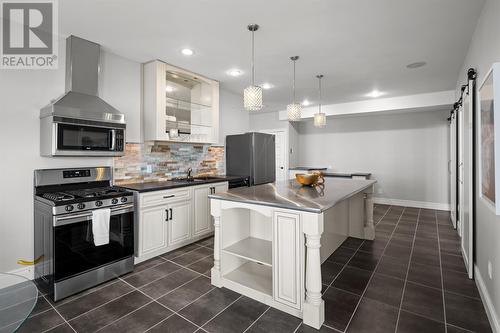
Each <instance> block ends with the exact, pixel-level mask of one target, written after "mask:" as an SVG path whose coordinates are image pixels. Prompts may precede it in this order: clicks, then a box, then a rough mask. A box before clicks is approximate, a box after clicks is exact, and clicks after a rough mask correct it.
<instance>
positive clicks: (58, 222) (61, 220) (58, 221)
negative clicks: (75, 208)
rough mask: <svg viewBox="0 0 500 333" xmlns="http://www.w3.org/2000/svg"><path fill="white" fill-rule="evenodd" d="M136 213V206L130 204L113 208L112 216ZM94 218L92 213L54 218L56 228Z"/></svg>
mask: <svg viewBox="0 0 500 333" xmlns="http://www.w3.org/2000/svg"><path fill="white" fill-rule="evenodd" d="M133 211H134V204H128V205H124V206H120V207H116V208H111V215H118V214H123V213H129V212H133ZM91 217H92V212H88V213H84V214H72V215H64V216H60V217H59V216H56V217H54V223H53V225H54V227H59V226H62V225H67V224H73V223H78V222H83V221H86V220H89V218H91Z"/></svg>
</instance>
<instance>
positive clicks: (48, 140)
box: [40, 117, 126, 156]
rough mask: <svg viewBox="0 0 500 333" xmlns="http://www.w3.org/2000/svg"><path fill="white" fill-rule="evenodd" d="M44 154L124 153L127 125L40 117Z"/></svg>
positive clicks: (89, 154)
mask: <svg viewBox="0 0 500 333" xmlns="http://www.w3.org/2000/svg"><path fill="white" fill-rule="evenodd" d="M40 122H41V126H40V154H41V155H42V156H122V155H124V154H125V129H126V125H125V124H119V123H111V122H109V123H108V122H99V121H91V120H82V119H74V118H64V117H44V118H41V119H40Z"/></svg>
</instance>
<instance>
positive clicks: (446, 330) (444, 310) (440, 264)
mask: <svg viewBox="0 0 500 333" xmlns="http://www.w3.org/2000/svg"><path fill="white" fill-rule="evenodd" d="M434 218H435V221H436V233H437V243H438V250H439V252H438V253H439V271H440V272H441V289H442V294H441V295H442V297H443V318H444V332H445V333H448V326H447V325H446V324H447V321H446V302H445V297H444V275H443V262H442V260H441V241H440V240H439V224H438V223H437V222H438V220H437V212H436V211H434Z"/></svg>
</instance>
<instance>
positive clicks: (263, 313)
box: [243, 306, 271, 333]
mask: <svg viewBox="0 0 500 333" xmlns="http://www.w3.org/2000/svg"><path fill="white" fill-rule="evenodd" d="M270 308H271V307H270V306H268V307H267V309H266V311H264V312H262V314H261V315H260V316H259V317H258V318H257V319H255V320H254V321H253V322H252V323H251V324H250V326H248V327H247V328H246V329H245V330H244V331H243V333H245V332H246V331H248V330H249V329H250V327H252V326H253V324H255V323H256V322H257V321H258V320H259V319H260V318H261V317H262V316H263V315H265V314H266V312H267V311H269V309H270Z"/></svg>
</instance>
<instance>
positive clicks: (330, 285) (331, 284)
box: [321, 206, 392, 296]
mask: <svg viewBox="0 0 500 333" xmlns="http://www.w3.org/2000/svg"><path fill="white" fill-rule="evenodd" d="M391 207H392V206H389V208H387V210H386V212H385V214H384V215H383V216H382V217H381V218H380V220H379V221H381V220H382V219H383V218H384V217H385V216H386V215H387V213H388V212H389V210H390V209H391ZM387 243H389V242H387ZM363 244H364V241H363V242H361V244H360V245H359V246H358V248H357V249H355V250H354V253H353V254H352V255H351V256H350V257H349V259H348V260H347V261H346V262H345V264H344V266H342V269H341V270H340V271H339V272H338V273H337V274H336V275H335V277H334V278H333V280H332V282H330V284H328V287H326V289H325V291H324V292H323V293H322V294H321V295H322V296H323V295H324V294H326V292H327V291H328V289H330V287H332V286H333V283H334V282H335V280H337V278H338V277H339V276H340V274H341V273H342V272H343V271H344V269H345V268H346V267H347V265H348V264H349V262H350V261H351V259H352V258H353V257H354V256H355V255H356V253H358V250H359V249H360V248H361V246H363ZM339 248H340V247H339ZM337 250H338V248H337ZM335 251H336V250H335ZM335 251H334V252H335ZM327 260H328V259H327ZM337 289H338V288H337ZM358 296H359V295H358Z"/></svg>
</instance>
